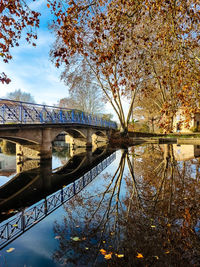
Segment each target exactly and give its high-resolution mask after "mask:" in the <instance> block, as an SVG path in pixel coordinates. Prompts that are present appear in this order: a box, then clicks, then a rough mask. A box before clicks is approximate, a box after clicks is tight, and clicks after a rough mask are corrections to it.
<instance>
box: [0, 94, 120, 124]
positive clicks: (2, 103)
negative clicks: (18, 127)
mask: <svg viewBox="0 0 200 267" xmlns="http://www.w3.org/2000/svg"><path fill="white" fill-rule="evenodd" d="M9 123H12V124H13V123H15V124H16V123H17V124H31V123H39V124H45V123H79V124H86V125H92V126H101V127H106V128H113V129H116V128H117V124H116V123H115V122H113V121H107V120H103V119H102V118H101V117H98V116H94V115H91V114H88V113H86V112H83V111H80V110H76V109H67V108H60V107H54V106H47V105H40V104H34V103H27V102H21V101H14V100H9V99H0V124H9Z"/></svg>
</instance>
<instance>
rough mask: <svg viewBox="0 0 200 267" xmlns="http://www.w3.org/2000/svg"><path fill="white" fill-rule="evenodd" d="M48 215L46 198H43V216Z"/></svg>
mask: <svg viewBox="0 0 200 267" xmlns="http://www.w3.org/2000/svg"><path fill="white" fill-rule="evenodd" d="M47 213H48V205H47V198H45V200H44V214H45V216H46V215H47Z"/></svg>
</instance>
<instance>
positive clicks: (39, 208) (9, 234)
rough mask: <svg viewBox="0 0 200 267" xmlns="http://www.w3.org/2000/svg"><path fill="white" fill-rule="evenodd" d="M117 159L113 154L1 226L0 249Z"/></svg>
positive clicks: (73, 194)
mask: <svg viewBox="0 0 200 267" xmlns="http://www.w3.org/2000/svg"><path fill="white" fill-rule="evenodd" d="M115 158H116V153H113V154H112V155H110V156H109V157H107V158H106V159H104V160H103V161H102V162H100V163H99V164H98V165H97V166H95V167H94V168H92V169H91V170H90V171H88V172H87V173H86V174H84V175H83V176H82V177H81V178H79V179H78V180H76V181H74V182H73V183H71V184H70V185H68V186H66V187H63V188H62V189H60V190H58V191H57V192H55V193H53V194H52V195H50V196H48V197H46V198H45V199H44V200H41V201H40V202H39V203H37V204H36V205H34V206H32V207H31V208H29V209H24V210H23V211H22V212H21V213H20V214H17V215H15V216H14V217H12V219H9V220H7V221H6V222H4V224H3V225H1V226H0V249H2V248H3V247H5V246H6V245H8V243H10V242H11V241H13V240H14V239H15V238H17V237H18V236H20V235H21V234H23V233H24V232H25V231H27V230H28V229H30V228H31V227H32V226H34V225H35V224H37V223H38V222H39V221H41V220H42V219H44V218H45V217H46V216H48V215H49V214H50V213H52V212H53V211H54V210H56V209H57V208H58V207H60V206H61V205H62V204H63V203H64V202H66V201H67V200H69V199H71V198H72V197H73V196H75V195H76V194H78V193H79V192H80V191H81V190H82V189H83V188H84V187H86V186H87V185H88V184H89V183H90V182H91V181H93V180H94V179H95V178H96V176H97V175H98V174H100V173H101V172H102V171H103V170H104V169H105V168H106V167H107V166H108V165H110V164H111V163H112V162H113V161H114V160H115ZM11 212H12V211H11Z"/></svg>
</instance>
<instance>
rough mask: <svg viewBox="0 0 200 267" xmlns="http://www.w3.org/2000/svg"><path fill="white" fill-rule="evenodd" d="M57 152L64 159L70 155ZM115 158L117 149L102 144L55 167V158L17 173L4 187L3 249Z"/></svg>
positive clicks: (0, 208)
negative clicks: (97, 148)
mask: <svg viewBox="0 0 200 267" xmlns="http://www.w3.org/2000/svg"><path fill="white" fill-rule="evenodd" d="M61 152H62V153H61ZM56 155H57V157H59V158H61V159H63V155H64V156H66V155H67V154H66V153H65V152H64V151H59V153H57V154H56ZM114 159H115V154H113V151H111V150H110V149H108V147H101V148H100V149H99V151H98V152H97V153H92V151H90V150H88V151H86V153H81V154H77V155H75V156H74V157H72V158H68V160H67V161H66V162H65V165H63V166H60V167H58V168H56V169H54V170H53V169H52V161H51V160H48V161H47V160H45V161H42V162H40V164H39V165H40V167H38V168H34V169H31V170H28V171H24V172H20V173H18V174H17V175H15V176H14V177H13V178H12V179H11V180H10V181H8V182H7V183H6V184H4V185H3V186H1V187H0V196H1V199H0V220H1V222H2V224H1V225H0V248H1V247H4V246H5V245H7V244H8V243H9V242H10V241H12V240H13V239H15V238H16V237H17V236H19V235H21V234H22V233H23V232H25V231H27V230H28V229H29V228H30V227H32V226H33V225H35V224H37V223H38V222H39V221H40V220H42V219H44V217H46V216H47V215H49V214H50V213H51V212H53V211H54V210H55V209H57V208H58V207H60V206H61V205H63V203H64V202H65V201H67V200H68V199H70V198H72V197H73V196H74V195H76V194H77V193H78V192H80V191H81V190H82V189H83V188H84V187H85V186H87V184H89V183H90V182H91V181H92V180H93V179H94V178H95V177H96V176H97V175H98V174H99V173H100V172H101V171H103V170H104V168H106V167H107V166H108V165H109V164H110V163H111V162H112V161H113V160H114ZM30 162H31V161H30ZM62 162H63V161H62ZM26 163H27V162H26ZM28 164H29V163H28ZM31 205H32V207H31V208H27V207H29V206H31ZM15 213H17V215H14V216H13V214H15ZM9 217H11V219H10V220H8V218H9ZM3 221H4V222H3Z"/></svg>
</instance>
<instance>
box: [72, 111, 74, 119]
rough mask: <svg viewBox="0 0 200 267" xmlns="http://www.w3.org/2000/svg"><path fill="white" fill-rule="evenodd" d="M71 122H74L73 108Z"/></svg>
mask: <svg viewBox="0 0 200 267" xmlns="http://www.w3.org/2000/svg"><path fill="white" fill-rule="evenodd" d="M72 122H74V110H72Z"/></svg>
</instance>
